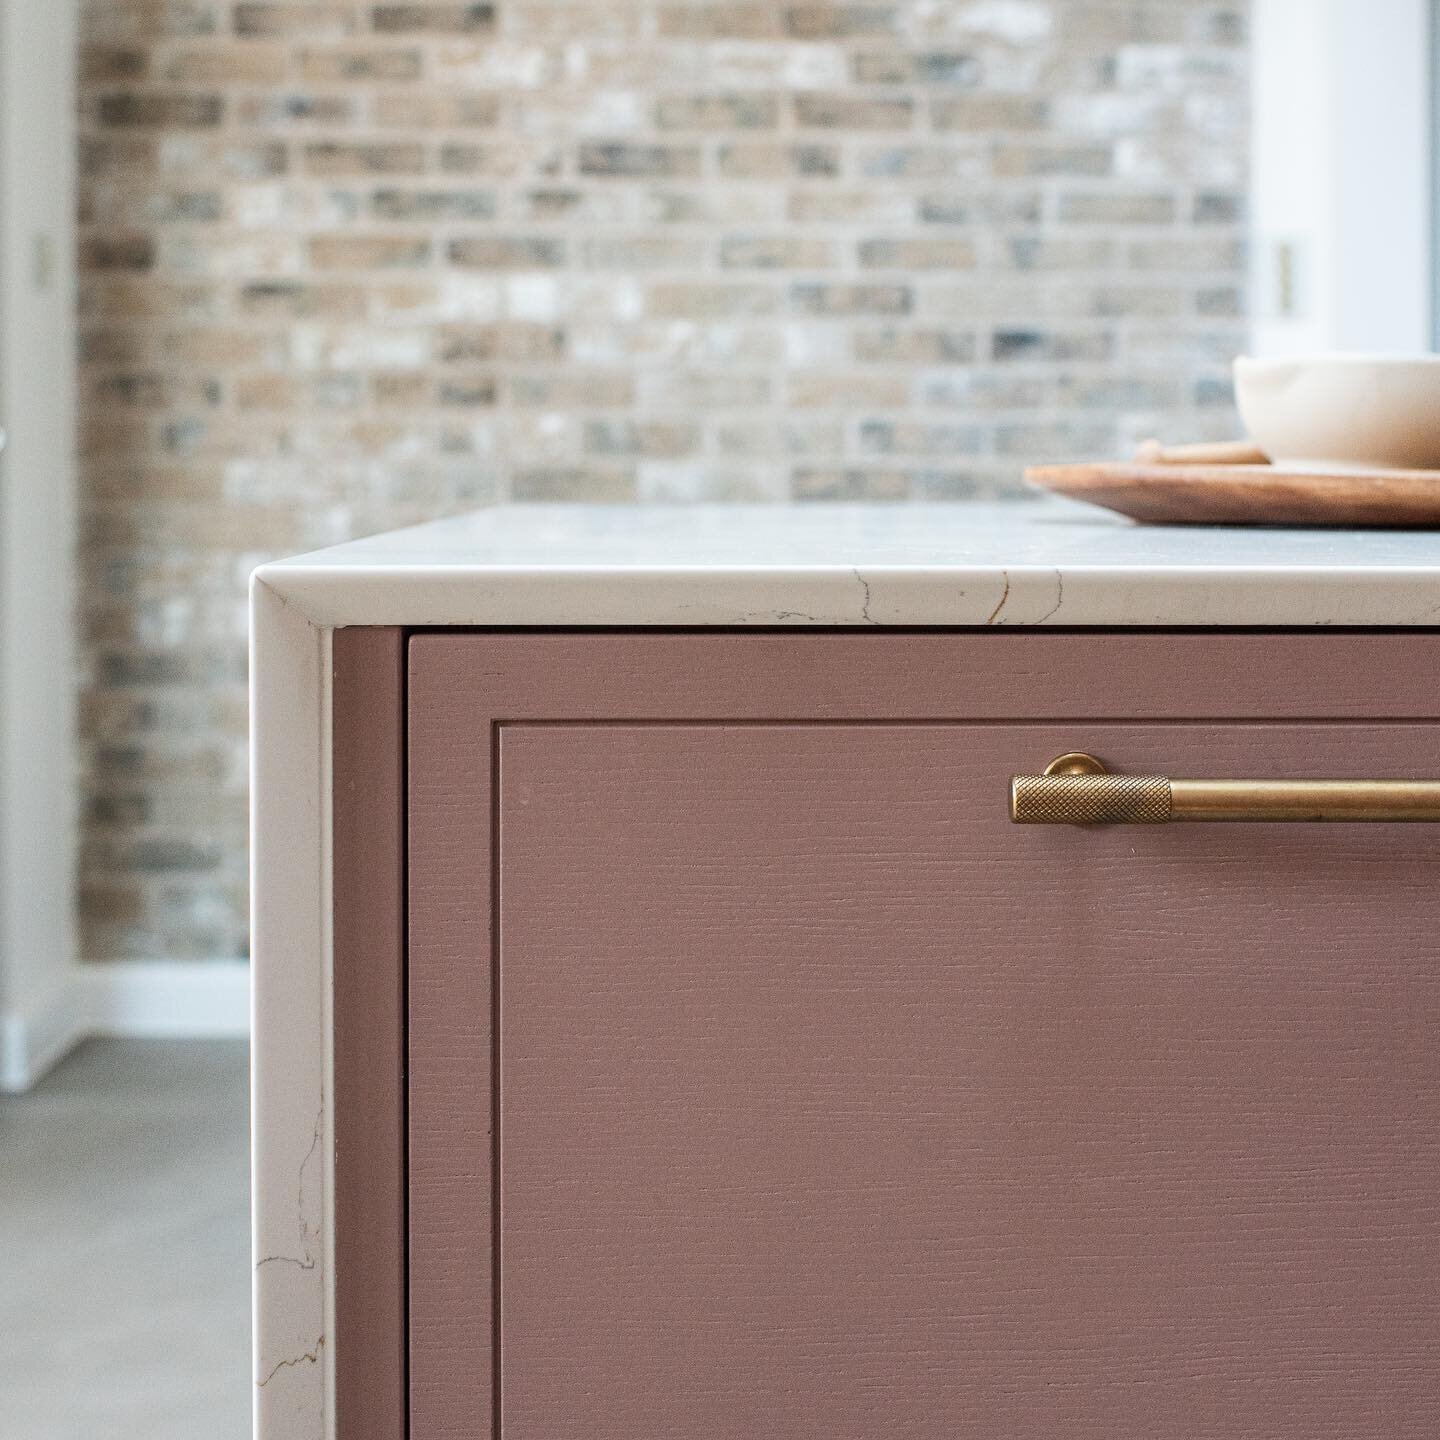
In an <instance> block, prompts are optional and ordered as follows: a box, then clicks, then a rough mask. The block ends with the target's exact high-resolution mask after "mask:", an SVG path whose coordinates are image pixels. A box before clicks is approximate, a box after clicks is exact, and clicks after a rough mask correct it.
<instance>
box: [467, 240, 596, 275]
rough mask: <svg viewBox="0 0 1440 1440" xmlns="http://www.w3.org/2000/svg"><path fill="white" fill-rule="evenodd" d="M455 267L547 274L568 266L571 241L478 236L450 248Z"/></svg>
mask: <svg viewBox="0 0 1440 1440" xmlns="http://www.w3.org/2000/svg"><path fill="white" fill-rule="evenodd" d="M445 253H446V255H447V256H448V258H449V260H450V263H451V264H452V265H459V266H463V267H466V268H474V269H479V270H537V269H540V270H543V269H554V268H556V267H558V266H561V265H564V264H565V261H566V257H567V255H568V253H569V247H568V243H567V241H565V240H564V239H561V238H559V237H557V236H553V235H476V236H468V237H466V238H465V239H461V240H452V241H451V242H450V243H449V245H448V246H447V247H446V252H445Z"/></svg>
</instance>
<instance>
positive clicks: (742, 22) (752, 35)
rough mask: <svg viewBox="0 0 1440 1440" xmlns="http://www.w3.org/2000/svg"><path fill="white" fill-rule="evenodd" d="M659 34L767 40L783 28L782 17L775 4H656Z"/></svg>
mask: <svg viewBox="0 0 1440 1440" xmlns="http://www.w3.org/2000/svg"><path fill="white" fill-rule="evenodd" d="M659 13H660V34H661V35H664V36H669V37H683V38H685V39H698V40H770V39H778V38H780V36H781V35H783V34H784V31H785V17H784V12H783V10H782V7H780V6H779V5H767V4H763V3H762V4H755V3H752V0H735V3H733V4H728V3H725V0H717V3H714V4H703V3H700V0H693V3H685V4H677V5H661V6H660V12H659Z"/></svg>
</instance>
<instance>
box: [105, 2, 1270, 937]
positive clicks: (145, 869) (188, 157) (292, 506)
mask: <svg viewBox="0 0 1440 1440" xmlns="http://www.w3.org/2000/svg"><path fill="white" fill-rule="evenodd" d="M1245 8H1246V7H1245V0H1228V3H1208V0H1110V3H1107V0H948V3H945V0H862V3H799V4H783V3H773V0H767V3H749V0H738V3H729V4H725V3H706V0H495V3H494V4H488V3H478V4H473V3H465V4H456V3H416V4H393V3H365V4H360V3H330V0H308V3H306V0H291V3H259V0H256V3H251V0H244V3H240V0H235V3H227V0H90V3H88V4H86V6H85V19H84V36H85V41H86V43H85V48H84V53H83V56H82V121H81V123H82V144H83V154H82V157H81V162H82V174H83V179H82V187H83V188H82V210H81V252H82V259H83V266H84V275H83V287H82V289H83V297H82V312H81V322H82V326H83V357H84V358H83V372H82V376H81V394H82V402H83V406H84V416H85V423H84V433H83V436H82V448H83V455H84V476H85V501H84V509H85V535H84V577H85V600H84V607H85V609H84V620H85V627H86V639H87V647H88V648H87V654H88V673H87V677H86V678H87V686H86V693H85V700H84V717H83V724H84V733H85V737H86V785H87V833H86V839H85V845H84V862H83V867H84V875H83V879H84V890H85V912H86V948H87V953H88V954H90V955H93V956H102V957H119V956H125V955H141V956H165V955H179V956H209V955H225V954H232V953H236V952H239V951H241V950H243V947H244V943H245V925H244V868H245V861H244V854H245V846H244V810H245V792H244V730H243V725H244V692H243V683H244V665H245V647H244V611H243V591H244V577H245V574H246V572H247V570H248V568H249V567H250V566H251V565H252V564H254V563H256V562H258V561H259V560H261V559H264V558H268V557H270V556H273V555H275V554H278V553H282V552H285V551H293V550H300V549H305V548H309V547H312V546H315V545H319V544H323V543H328V542H330V541H333V540H338V539H342V538H345V537H347V536H349V535H352V534H355V533H358V532H363V531H369V530H378V529H382V528H386V527H389V526H392V525H396V524H401V523H406V522H409V521H412V520H414V519H417V518H420V517H424V516H429V515H433V514H437V513H440V512H444V511H449V510H454V509H456V508H462V507H468V506H474V505H477V504H484V503H488V502H491V501H494V500H497V499H503V498H507V497H513V498H517V499H546V500H548V499H585V500H591V499H604V500H632V499H638V500H690V499H698V498H710V499H772V498H780V497H784V496H795V497H801V498H807V499H816V500H823V499H832V498H850V497H856V498H859V497H873V498H877V499H886V500H906V499H913V498H925V497H930V498H963V497H966V496H971V495H977V494H981V495H983V494H994V493H1013V491H1014V489H1015V487H1016V484H1017V479H1018V475H1019V471H1020V469H1021V468H1022V466H1023V464H1024V463H1025V462H1027V461H1029V460H1032V459H1035V458H1040V457H1057V456H1066V455H1083V454H1089V453H1092V452H1093V453H1106V452H1111V451H1115V450H1117V449H1121V450H1123V449H1124V448H1126V447H1127V446H1129V445H1130V444H1131V443H1132V442H1133V441H1134V440H1135V439H1136V438H1138V437H1140V436H1142V435H1144V434H1148V433H1150V432H1155V433H1159V434H1163V435H1164V436H1166V437H1167V438H1171V439H1175V440H1183V439H1190V438H1197V437H1202V436H1207V435H1215V434H1228V433H1230V431H1231V429H1232V424H1233V422H1232V419H1231V412H1230V408H1229V391H1228V385H1227V381H1226V364H1227V361H1228V360H1229V358H1230V356H1231V355H1232V354H1233V353H1234V352H1235V351H1236V350H1237V349H1239V348H1241V346H1242V344H1243V339H1244V322H1243V312H1244V296H1243V290H1242V286H1243V271H1244V255H1243V241H1244V235H1243V224H1244V209H1245V197H1244V193H1243V180H1244V174H1245V158H1246V157H1245V141H1246V126H1247V117H1246V100H1245V91H1246V50H1245Z"/></svg>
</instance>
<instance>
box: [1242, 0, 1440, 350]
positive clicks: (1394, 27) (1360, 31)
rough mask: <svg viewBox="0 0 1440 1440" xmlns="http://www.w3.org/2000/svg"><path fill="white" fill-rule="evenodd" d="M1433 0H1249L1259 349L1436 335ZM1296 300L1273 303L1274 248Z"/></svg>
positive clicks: (1391, 344)
mask: <svg viewBox="0 0 1440 1440" xmlns="http://www.w3.org/2000/svg"><path fill="white" fill-rule="evenodd" d="M1430 8H1431V7H1430V3H1429V0H1255V6H1254V12H1253V36H1254V60H1253V75H1254V89H1253V110H1254V131H1253V141H1252V147H1253V148H1252V155H1253V176H1252V194H1253V202H1252V203H1253V206H1254V237H1255V241H1254V266H1255V275H1254V297H1255V305H1256V311H1257V315H1256V322H1255V325H1254V344H1255V349H1256V351H1257V352H1258V353H1260V354H1278V353H1295V352H1305V351H1313V350H1331V349H1340V350H1398V351H1420V350H1428V349H1429V348H1430V345H1431V316H1432V306H1431V287H1432V283H1433V280H1432V269H1433V263H1434V262H1433V254H1434V252H1433V249H1432V244H1431V202H1430V192H1431V146H1432V144H1433V138H1432V137H1433V119H1432V114H1431V110H1432V102H1431V74H1430V53H1431V52H1430ZM1285 247H1288V250H1289V252H1290V254H1291V255H1292V257H1293V273H1294V282H1295V283H1294V291H1293V293H1294V299H1295V309H1294V311H1293V313H1288V314H1287V313H1282V312H1281V310H1280V307H1279V304H1278V301H1279V294H1278V292H1279V289H1280V286H1279V282H1278V272H1279V268H1280V263H1281V262H1280V257H1281V252H1282V248H1285Z"/></svg>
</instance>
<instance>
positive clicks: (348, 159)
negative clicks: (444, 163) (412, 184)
mask: <svg viewBox="0 0 1440 1440" xmlns="http://www.w3.org/2000/svg"><path fill="white" fill-rule="evenodd" d="M302 153H303V156H304V160H305V169H306V170H307V171H308V172H309V173H310V174H311V175H318V176H322V177H325V178H327V179H329V178H334V177H337V176H351V175H418V174H420V173H422V172H423V171H424V169H425V148H424V146H422V145H420V144H418V143H416V142H414V141H410V140H384V141H380V140H377V141H338V140H317V141H314V142H312V143H310V144H307V145H306V146H305V147H304V149H303V152H302Z"/></svg>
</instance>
